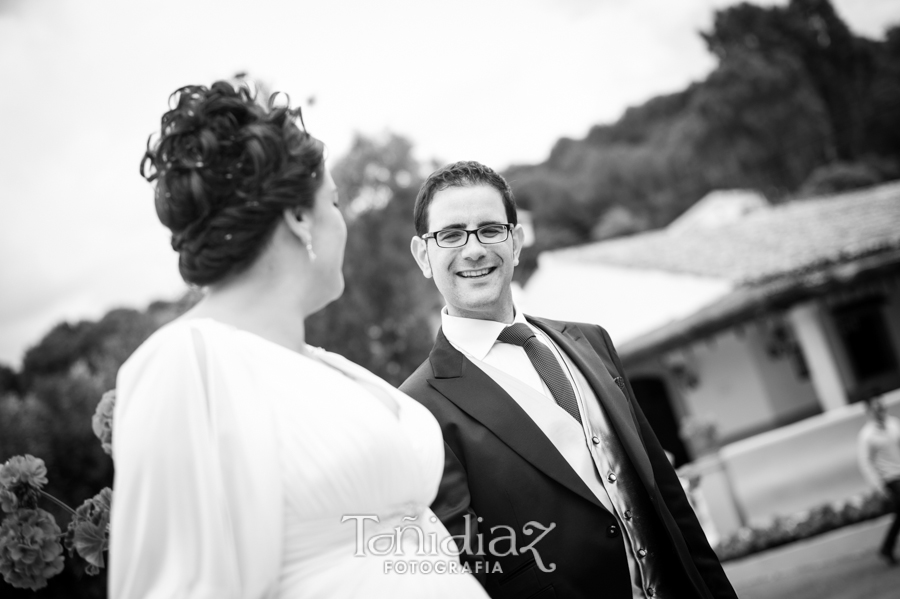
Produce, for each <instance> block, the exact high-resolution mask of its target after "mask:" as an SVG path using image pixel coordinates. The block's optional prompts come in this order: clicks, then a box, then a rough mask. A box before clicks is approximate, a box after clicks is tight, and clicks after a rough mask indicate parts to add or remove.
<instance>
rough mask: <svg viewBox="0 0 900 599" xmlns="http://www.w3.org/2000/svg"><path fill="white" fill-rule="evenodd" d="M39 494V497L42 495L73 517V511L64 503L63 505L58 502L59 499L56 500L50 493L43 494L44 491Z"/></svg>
mask: <svg viewBox="0 0 900 599" xmlns="http://www.w3.org/2000/svg"><path fill="white" fill-rule="evenodd" d="M40 493H41V495H43V496H44V497H46V498H47V499H49V500H50V501H52V502H53V503H55V504H56V505H58V506H59V507H61V508H63V509H64V510H66V511H67V512H69V513H70V514H71V515H73V516H74V515H75V510H73V509H72V508H70V507H69V506H67V505H66V504H65V503H63V502H62V501H60V500H59V499H57V498H56V497H54V496H53V495H51V494H50V493H45V492H44V491H41V492H40Z"/></svg>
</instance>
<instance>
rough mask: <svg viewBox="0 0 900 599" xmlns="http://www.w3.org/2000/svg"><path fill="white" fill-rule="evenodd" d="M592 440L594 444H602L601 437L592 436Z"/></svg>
mask: <svg viewBox="0 0 900 599" xmlns="http://www.w3.org/2000/svg"><path fill="white" fill-rule="evenodd" d="M591 442H592V443H593V444H594V445H600V437H591Z"/></svg>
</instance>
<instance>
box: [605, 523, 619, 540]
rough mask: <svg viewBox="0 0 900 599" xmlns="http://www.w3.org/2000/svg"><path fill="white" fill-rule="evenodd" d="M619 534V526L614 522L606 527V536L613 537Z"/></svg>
mask: <svg viewBox="0 0 900 599" xmlns="http://www.w3.org/2000/svg"><path fill="white" fill-rule="evenodd" d="M617 534H619V527H618V526H616V525H615V524H611V525H610V527H609V528H607V529H606V536H608V537H614V536H616V535H617Z"/></svg>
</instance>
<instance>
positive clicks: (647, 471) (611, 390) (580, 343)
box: [526, 316, 656, 497]
mask: <svg viewBox="0 0 900 599" xmlns="http://www.w3.org/2000/svg"><path fill="white" fill-rule="evenodd" d="M526 318H527V320H528V321H529V322H531V323H532V324H534V325H535V326H537V327H540V329H541V330H542V331H544V332H545V333H547V335H548V336H550V338H551V339H553V341H554V342H555V343H556V344H557V345H558V346H559V347H561V348H562V349H563V351H565V352H566V354H567V355H568V356H569V357H570V358H571V359H572V361H573V362H575V365H576V366H578V368H579V369H580V370H581V373H582V374H583V375H584V377H585V378H586V379H587V380H588V383H590V385H591V387H592V388H593V390H594V394H595V395H596V396H597V399H598V400H599V401H600V403H601V405H602V406H603V410H604V411H605V413H606V415H607V418H609V421H610V424H611V425H612V427H613V429H614V430H615V431H616V434H617V435H618V436H619V440H620V441H621V442H622V445H623V446H624V448H625V451H626V453H627V454H628V457H629V458H630V459H631V463H632V464H634V467H635V469H636V470H637V472H638V476H640V477H641V480H642V481H643V482H644V486H645V487H646V488H647V489H648V490H651V491H652V490H653V489H655V488H656V480H655V478H654V476H653V467H652V466H651V465H650V458H649V456H648V455H647V451H646V450H645V448H644V443H643V441H642V440H641V437H640V434H639V433H638V429H637V424H636V423H635V419H634V417H633V415H632V412H631V408H630V407H629V406H628V399H627V397H626V395H625V392H624V391H623V390H622V389H620V388H619V386H618V385H617V384H616V382H615V380H614V379H613V375H612V374H610V372H609V370H607V367H605V364H606V363H612V359H611V356H609V358H610V359H608V360H604V359H603V358H602V354H601V352H602V353H603V354H608V351H607V349H606V348H605V347H601V348H597V347H595V346H593V345H591V343H589V342H588V340H587V339H586V338H585V337H584V335H583V334H582V333H581V330H580V329H579V328H578V327H577V326H576V325H574V324H571V323H562V322H557V321H553V320H547V319H543V318H532V317H530V316H528V317H526ZM598 366H599V367H598ZM617 375H618V376H622V373H617ZM650 495H651V497H652V496H653V493H652V492H651V494H650Z"/></svg>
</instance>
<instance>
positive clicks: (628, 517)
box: [624, 510, 631, 520]
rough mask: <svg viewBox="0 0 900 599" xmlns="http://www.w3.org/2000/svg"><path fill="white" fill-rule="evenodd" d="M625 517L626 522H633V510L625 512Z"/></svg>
mask: <svg viewBox="0 0 900 599" xmlns="http://www.w3.org/2000/svg"><path fill="white" fill-rule="evenodd" d="M624 516H625V519H626V520H631V510H625V514H624Z"/></svg>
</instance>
